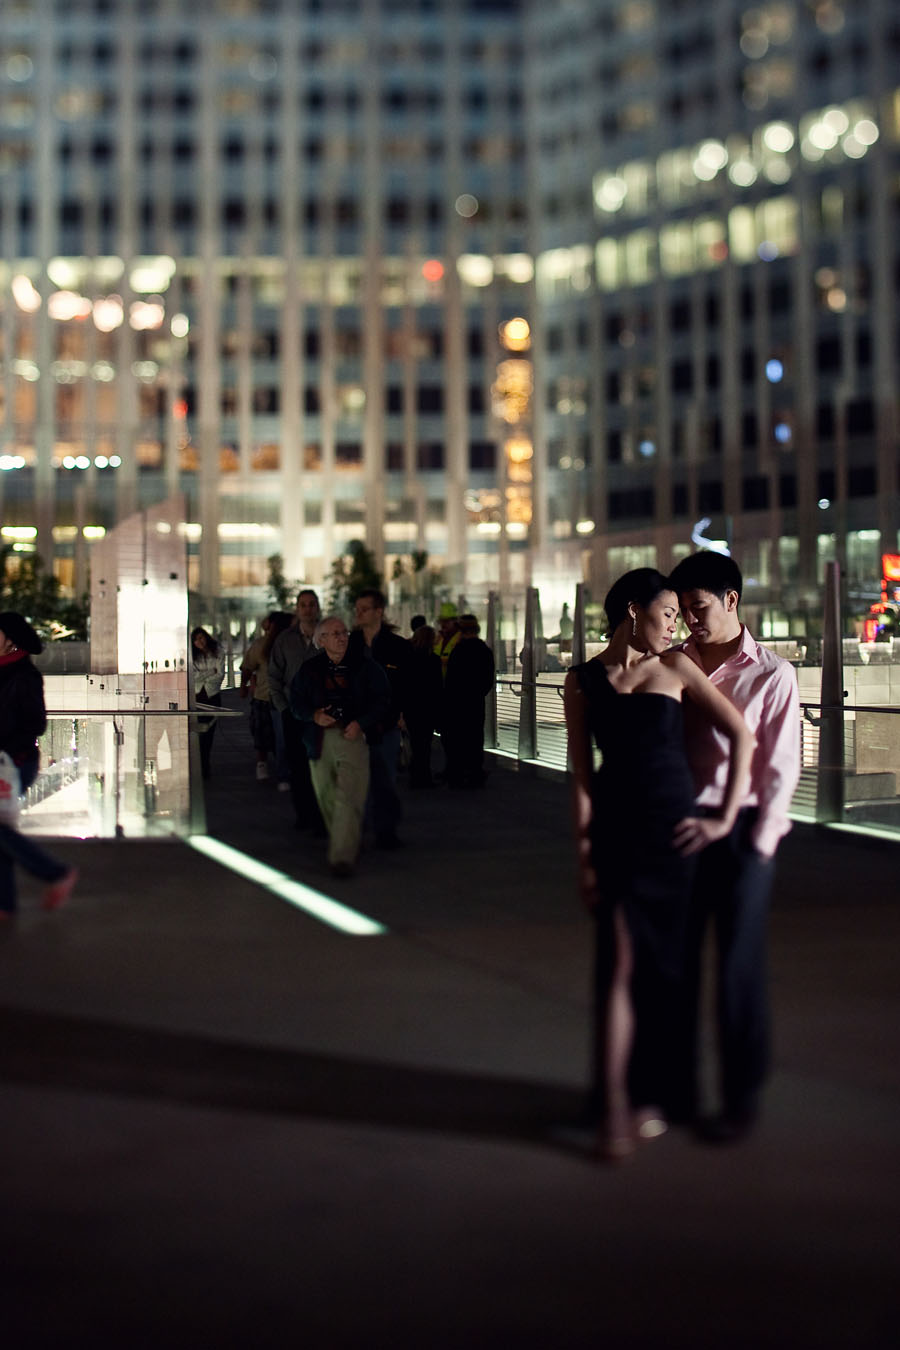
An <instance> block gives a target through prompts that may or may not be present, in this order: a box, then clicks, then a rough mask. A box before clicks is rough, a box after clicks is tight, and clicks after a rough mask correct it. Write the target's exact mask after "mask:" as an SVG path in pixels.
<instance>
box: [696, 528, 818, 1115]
mask: <svg viewBox="0 0 900 1350" xmlns="http://www.w3.org/2000/svg"><path fill="white" fill-rule="evenodd" d="M670 581H671V584H672V588H673V590H674V591H675V592H676V593H677V595H678V598H679V602H680V604H681V612H682V615H683V617H684V621H685V623H686V624H687V625H688V627H689V628H690V630H691V635H690V637H689V638H688V640H687V642H686V643H685V644H684V648H683V650H684V651H685V652H686V653H687V654H688V656H690V657H691V659H692V660H693V661H696V663H697V665H698V666H700V668H701V669H702V670H704V671H705V672H706V674H707V675H708V676H709V678H710V679H711V680H712V682H713V684H715V685H717V686H718V687H719V689H720V690H721V691H722V693H723V694H725V695H726V697H727V698H729V699H730V700H731V702H732V703H733V704H734V705H735V707H736V708H738V709H739V711H740V712H741V713H742V714H743V716H744V719H745V721H746V723H747V726H748V727H749V729H750V730H751V731H752V732H753V735H754V736H755V737H756V749H755V750H754V753H753V761H752V764H751V769H750V781H749V784H748V787H747V789H746V796H745V799H744V801H743V802H742V804H741V810H740V812H739V814H738V819H737V822H736V823H735V826H734V829H733V830H732V831H731V833H730V834H729V835H727V836H726V837H725V838H724V839H721V840H718V841H717V842H716V843H714V844H711V845H710V846H709V847H708V848H706V849H705V850H704V851H703V853H702V854H701V855H700V858H699V862H698V868H697V876H696V881H695V885H694V892H693V900H692V913H691V922H690V928H689V934H688V953H687V972H686V973H687V980H686V994H687V1000H686V1006H687V1013H686V1024H685V1033H684V1034H685V1040H684V1052H685V1066H684V1079H685V1084H686V1096H685V1101H684V1102H683V1103H681V1107H682V1114H684V1115H687V1116H689V1117H693V1116H695V1114H696V1111H697V1107H698V1104H699V1103H698V1086H697V1077H698V1065H697V1058H698V1051H697V1019H698V1006H699V996H700V971H701V964H702V961H701V957H702V948H703V941H704V937H705V933H706V927H707V924H708V922H709V921H710V919H712V920H713V921H714V924H715V935H716V947H717V976H718V989H717V1001H716V1007H717V1018H718V1030H719V1056H720V1087H721V1112H720V1114H719V1115H717V1116H716V1117H714V1118H713V1119H712V1120H710V1121H706V1122H704V1125H703V1133H704V1135H705V1137H707V1138H709V1139H710V1140H714V1141H718V1142H730V1141H732V1140H736V1139H738V1138H740V1137H741V1136H743V1135H744V1134H746V1133H747V1132H748V1131H749V1130H750V1129H752V1127H753V1125H754V1123H755V1121H756V1117H757V1114H758V1110H759V1096H760V1092H761V1089H762V1086H763V1083H764V1081H765V1078H766V1075H767V1072H768V1067H769V1009H768V994H767V987H766V986H767V978H766V921H767V917H768V909H769V897H770V894H771V890H772V883H773V880H774V872H775V850H776V849H777V847H778V843H779V841H780V840H781V839H782V838H783V837H784V835H785V834H787V832H788V830H789V829H790V821H789V820H788V814H787V813H788V808H789V806H790V803H791V798H792V797H793V794H794V789H795V788H796V786H797V779H798V778H799V775H800V701H799V694H798V690H797V678H796V675H795V673H794V669H793V667H792V666H791V665H790V663H789V662H787V661H784V660H782V659H781V657H779V656H775V654H774V653H773V652H771V651H769V650H768V649H767V648H766V647H761V646H760V645H759V644H758V643H757V642H755V641H754V639H753V638H752V637H751V636H750V633H749V632H748V631H747V629H746V627H745V626H744V625H743V624H742V623H741V621H740V618H739V617H738V605H739V603H740V599H741V590H742V586H743V579H742V577H741V571H740V568H739V567H738V565H737V563H735V562H734V560H733V559H732V558H729V557H726V556H724V555H722V554H718V553H711V552H703V553H694V554H692V555H691V556H690V557H688V558H685V559H684V560H683V561H682V562H680V563H679V564H678V566H677V567H676V568H675V570H674V572H673V573H672V576H671V578H670ZM685 731H686V737H687V749H688V756H689V758H690V761H691V767H692V769H693V773H694V780H695V782H696V785H697V805H698V807H699V808H700V810H701V811H703V810H706V811H709V812H710V813H714V812H716V811H717V810H718V808H719V807H720V806H721V803H722V794H723V789H724V785H725V780H726V776H727V771H728V744H727V742H726V741H725V740H724V738H723V737H722V736H721V735H720V733H719V732H717V731H715V730H714V729H713V728H712V727H711V726H709V724H708V723H705V722H702V721H701V720H700V719H699V718H694V717H692V714H691V708H690V705H689V704H685Z"/></svg>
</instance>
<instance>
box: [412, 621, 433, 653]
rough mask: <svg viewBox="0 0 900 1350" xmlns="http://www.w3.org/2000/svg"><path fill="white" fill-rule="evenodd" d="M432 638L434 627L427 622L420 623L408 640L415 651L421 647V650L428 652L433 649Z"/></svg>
mask: <svg viewBox="0 0 900 1350" xmlns="http://www.w3.org/2000/svg"><path fill="white" fill-rule="evenodd" d="M434 638H435V632H434V629H433V628H432V627H430V625H429V624H427V623H420V624H419V626H418V628H417V629H416V631H415V632H414V633H413V635H412V637H411V638H410V639H409V641H410V645H411V646H412V647H415V649H416V651H418V650H419V649H420V648H421V649H422V650H423V651H426V652H430V651H432V650H433V649H434Z"/></svg>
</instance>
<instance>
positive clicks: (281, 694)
mask: <svg viewBox="0 0 900 1350" xmlns="http://www.w3.org/2000/svg"><path fill="white" fill-rule="evenodd" d="M283 637H284V633H279V635H278V637H277V638H276V639H275V641H274V642H273V644H272V650H271V651H270V652H269V698H270V699H271V700H272V705H273V707H275V708H276V709H277V711H278V712H284V710H285V709H286V708H287V707H288V706H289V698H288V690H286V689H285V687H284V677H285V657H284V643H283V642H282V640H281V639H282V638H283Z"/></svg>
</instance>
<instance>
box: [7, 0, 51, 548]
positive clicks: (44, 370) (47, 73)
mask: <svg viewBox="0 0 900 1350" xmlns="http://www.w3.org/2000/svg"><path fill="white" fill-rule="evenodd" d="M38 33H39V37H38V59H37V63H36V65H37V70H36V74H35V79H36V94H37V135H36V137H35V162H34V180H33V181H34V203H35V211H36V219H37V256H38V262H39V272H38V276H37V277H36V278H35V284H36V286H37V289H38V290H39V291H40V294H41V298H42V304H41V307H40V309H39V310H38V312H37V313H36V314H35V316H34V320H33V322H34V328H35V350H34V359H35V363H36V365H37V368H38V370H39V372H40V379H39V380H38V382H37V389H36V398H37V407H36V415H35V426H34V449H35V459H36V462H35V471H34V486H35V508H36V515H37V520H36V524H37V531H38V535H37V547H38V552H39V553H40V554H41V556H42V558H43V560H44V562H45V564H46V565H47V567H48V569H49V568H50V567H51V564H52V560H53V520H54V514H55V509H56V482H55V472H54V469H53V442H54V438H55V431H56V426H55V420H56V409H55V406H54V403H55V386H54V382H53V380H52V379H51V377H50V364H51V362H52V360H53V334H52V330H51V324H50V319H49V317H48V315H47V296H48V287H49V283H48V279H47V264H48V262H49V260H50V257H51V253H52V250H53V242H54V239H55V237H56V219H57V215H58V211H59V198H58V190H57V184H58V179H57V176H56V174H55V172H54V148H55V147H54V139H53V132H54V128H55V126H56V119H55V117H54V111H53V78H54V40H53V39H54V22H53V14H52V5H51V3H50V0H42V3H41V14H40V23H39V25H38ZM10 413H12V406H11V407H10Z"/></svg>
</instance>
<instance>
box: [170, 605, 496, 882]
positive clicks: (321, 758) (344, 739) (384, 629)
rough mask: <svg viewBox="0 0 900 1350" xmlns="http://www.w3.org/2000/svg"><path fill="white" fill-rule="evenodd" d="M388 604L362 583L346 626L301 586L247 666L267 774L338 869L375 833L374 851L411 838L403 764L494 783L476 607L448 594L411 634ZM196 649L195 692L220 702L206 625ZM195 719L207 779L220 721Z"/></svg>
mask: <svg viewBox="0 0 900 1350" xmlns="http://www.w3.org/2000/svg"><path fill="white" fill-rule="evenodd" d="M386 607H387V601H386V598H385V596H384V594H383V593H382V592H381V591H379V590H377V589H375V588H367V589H365V590H363V591H361V592H360V593H359V594H358V595H357V596H356V598H355V601H354V610H353V620H352V625H351V626H350V627H348V625H347V623H346V622H345V618H344V616H343V615H340V614H328V615H324V616H323V614H322V611H321V607H320V603H319V598H318V596H317V594H316V592H315V591H313V590H311V589H309V588H304V589H303V590H301V591H300V593H299V595H298V596H297V603H296V608H295V611H294V613H293V614H289V613H286V612H283V611H280V610H272V611H271V612H270V613H268V614H267V615H266V616H265V618H264V619H263V620H262V622H261V623H260V627H259V632H258V634H257V635H256V636H254V638H253V640H252V641H251V642H250V644H249V646H248V647H247V650H246V651H245V653H244V656H243V660H242V662H241V666H240V695H241V698H243V699H248V700H249V723H250V733H251V738H252V741H253V747H254V753H255V773H256V777H257V779H258V780H259V781H261V782H262V781H266V780H268V779H270V778H271V777H273V776H274V778H275V780H276V785H277V790H278V791H279V792H283V793H285V794H287V793H288V792H289V793H290V796H291V802H292V805H293V812H294V825H295V827H296V828H297V829H298V830H300V831H308V832H310V833H311V834H312V835H313V836H315V837H317V838H326V839H327V841H328V843H327V851H328V861H329V865H330V867H331V870H332V872H333V873H334V875H336V876H341V877H345V876H349V875H351V874H352V872H353V871H354V869H355V867H356V865H357V861H358V858H359V854H360V851H361V847H362V843H363V841H364V839H366V838H367V837H370V838H371V841H372V843H373V844H374V846H375V847H376V848H381V849H396V848H399V847H401V846H402V843H403V840H402V837H401V817H402V800H401V796H400V792H399V790H398V782H399V778H400V775H401V774H405V775H406V776H407V781H408V785H409V787H410V788H411V789H413V790H416V791H419V790H424V789H430V788H434V787H435V786H438V785H446V786H447V787H449V788H452V789H455V790H471V789H476V788H481V787H483V786H484V783H485V770H484V719H485V699H486V697H487V695H488V694H489V693H490V691H491V688H492V686H493V682H494V656H493V653H492V651H491V649H490V647H489V646H488V645H487V643H486V642H483V641H482V639H481V637H480V636H479V633H480V629H479V624H478V620H477V618H476V616H475V615H474V614H462V615H460V614H458V613H457V610H456V606H454V605H452V604H444V605H442V606H441V607H440V610H439V611H438V613H437V615H436V616H435V623H434V625H432V624H430V623H429V622H428V619H427V616H426V615H424V614H419V615H416V616H415V617H414V618H413V619H412V621H411V624H410V633H409V635H408V636H407V635H405V634H403V633H401V632H399V631H398V629H397V627H396V625H394V624H392V623H391V622H390V621H389V620H388V619H387V617H386V612H385V611H386ZM192 655H193V660H194V677H195V678H194V688H195V694H196V697H197V700H198V703H206V704H211V705H212V706H216V705H217V704H218V702H219V701H220V695H219V690H220V689H221V685H222V679H223V678H224V660H223V657H222V652H221V646H220V644H217V643H216V641H215V639H214V638H213V637H212V635H211V634H209V633H207V632H206V631H205V630H204V629H195V630H194V632H193V634H192ZM198 722H199V728H200V743H201V760H202V766H203V774H204V777H208V776H209V774H210V771H211V767H210V765H211V761H210V755H211V750H212V743H213V732H214V729H215V718H209V719H206V718H202V717H201V718H200V719H198ZM438 736H439V737H440V745H441V747H442V752H439V751H438V750H437V739H436V738H437V737H438ZM435 759H439V760H442V763H440V764H438V765H437V767H435V764H434V761H435Z"/></svg>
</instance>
